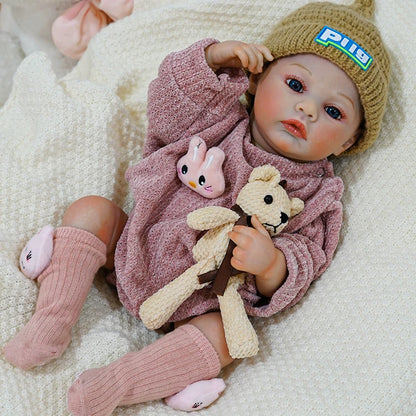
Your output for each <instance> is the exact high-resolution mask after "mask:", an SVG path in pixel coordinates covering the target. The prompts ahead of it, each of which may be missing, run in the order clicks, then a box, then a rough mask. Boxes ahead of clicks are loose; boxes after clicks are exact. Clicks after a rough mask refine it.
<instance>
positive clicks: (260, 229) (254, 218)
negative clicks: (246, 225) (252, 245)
mask: <svg viewBox="0 0 416 416" xmlns="http://www.w3.org/2000/svg"><path fill="white" fill-rule="evenodd" d="M251 224H252V226H253V227H254V228H255V229H256V230H257V231H258V232H259V233H260V234H263V235H265V236H267V237H270V234H269V232H268V231H267V230H266V229H265V228H264V226H263V224H262V223H261V222H260V221H259V219H258V218H257V216H256V215H253V216H252V217H251Z"/></svg>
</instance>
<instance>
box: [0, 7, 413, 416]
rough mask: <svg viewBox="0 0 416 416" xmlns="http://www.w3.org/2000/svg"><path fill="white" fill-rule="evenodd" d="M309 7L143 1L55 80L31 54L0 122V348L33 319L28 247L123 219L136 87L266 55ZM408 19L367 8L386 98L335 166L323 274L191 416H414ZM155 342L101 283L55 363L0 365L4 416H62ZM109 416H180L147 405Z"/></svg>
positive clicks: (142, 121) (140, 90)
mask: <svg viewBox="0 0 416 416" xmlns="http://www.w3.org/2000/svg"><path fill="white" fill-rule="evenodd" d="M334 1H336V2H339V3H346V2H348V0H334ZM305 3H306V0H292V1H291V2H286V1H283V0H280V1H275V0H261V1H260V0H250V1H249V0H231V1H227V2H224V1H220V0H187V1H185V0H158V1H155V0H141V1H140V2H137V3H136V7H135V11H134V13H133V15H132V16H129V17H128V18H126V19H123V20H121V21H118V22H116V23H114V24H112V25H110V26H108V27H107V28H105V29H104V30H103V31H102V32H100V33H99V34H98V35H97V36H96V37H95V38H94V39H93V40H92V41H91V44H90V47H89V49H88V51H87V52H86V53H85V55H84V56H83V58H82V59H81V61H80V62H79V63H78V65H77V66H76V67H75V68H74V69H73V70H72V71H71V72H70V73H69V74H67V75H66V76H65V77H64V78H61V79H57V77H56V76H55V74H54V72H53V71H52V69H51V65H50V62H49V61H48V59H47V57H46V56H45V55H43V54H41V53H34V54H32V55H30V56H28V57H27V58H26V59H25V60H24V61H23V63H22V64H21V65H20V67H19V68H18V71H17V73H16V76H15V80H14V86H13V90H12V93H11V96H10V98H9V100H8V101H7V103H6V104H5V106H4V107H3V108H2V109H0V155H1V157H0V178H1V185H0V265H1V268H0V345H4V344H5V343H6V342H7V341H8V340H9V339H10V338H11V337H12V336H13V335H14V334H15V333H16V332H17V331H18V330H19V329H20V328H22V327H23V325H24V324H25V323H26V322H27V321H28V320H29V319H30V317H31V315H32V313H33V310H34V307H35V302H36V297H37V288H36V285H35V283H33V282H32V281H30V280H29V279H27V278H25V277H24V276H23V275H22V274H21V273H20V271H19V269H18V257H19V254H20V251H21V249H22V248H23V246H24V244H25V242H26V241H27V240H28V239H29V238H30V237H31V236H32V235H33V234H34V233H35V232H36V231H37V230H38V229H39V228H40V227H42V226H43V225H45V224H47V223H50V224H52V225H54V226H58V225H59V224H60V219H61V217H62V214H63V212H64V211H65V209H66V207H67V206H68V205H69V204H70V203H71V202H72V201H74V200H75V199H77V198H79V197H82V196H84V195H88V194H98V195H102V196H105V197H107V198H110V199H112V200H114V201H115V202H116V203H118V204H119V205H120V206H122V207H123V208H124V209H125V210H127V211H129V210H130V209H131V206H132V198H131V194H130V193H129V190H128V188H127V185H126V182H125V180H124V172H125V170H126V168H127V167H128V166H130V165H132V164H134V163H136V162H137V161H138V160H140V157H141V156H140V155H141V151H142V144H143V140H144V137H145V134H146V95H147V87H148V84H149V82H150V81H151V80H152V79H153V78H154V77H155V75H156V73H157V68H158V65H159V63H160V62H161V60H162V59H163V58H164V57H165V56H166V55H167V54H168V53H169V52H171V51H174V50H180V49H183V48H185V47H186V46H188V45H189V44H191V43H193V42H195V41H196V40H199V39H202V38H205V37H215V38H217V39H219V40H227V39H240V40H244V41H249V42H261V41H262V40H263V39H264V38H265V36H266V35H267V33H268V32H269V31H270V29H271V27H272V26H274V24H275V23H276V21H277V19H279V18H280V17H283V16H285V15H286V14H287V13H289V12H291V11H292V10H294V9H295V8H297V7H299V6H301V5H303V4H305ZM415 11H416V6H415V2H414V0H402V1H400V2H395V3H394V5H393V3H392V2H391V1H389V0H377V2H376V16H375V19H376V23H377V25H378V26H379V27H380V28H381V32H382V33H383V35H384V40H385V42H386V44H387V45H388V48H389V50H390V52H391V55H392V64H393V65H392V82H391V88H390V97H389V101H388V107H387V113H386V116H385V118H384V121H383V126H382V133H381V136H380V138H379V139H378V141H377V143H376V145H375V146H374V147H373V148H372V149H371V150H369V151H368V152H366V153H364V154H362V155H358V156H354V157H350V158H342V159H339V160H338V161H337V162H336V163H335V166H336V170H337V173H338V174H339V175H341V176H342V178H343V180H344V182H345V185H346V192H345V195H344V199H343V202H344V205H345V221H344V225H343V229H342V236H341V237H342V238H341V242H340V245H339V247H338V250H337V252H336V255H335V258H334V261H333V263H332V265H331V266H330V268H329V269H328V270H327V271H326V272H325V274H324V275H323V276H322V277H321V278H320V279H319V280H317V281H316V282H315V283H314V284H313V285H312V286H311V288H310V290H309V292H308V293H307V295H306V296H305V297H304V299H303V300H302V301H301V302H300V303H299V304H297V305H296V306H295V307H294V308H292V309H290V310H287V311H285V312H283V313H281V314H277V315H275V316H273V317H272V318H268V319H264V318H255V319H254V320H253V323H254V326H255V329H256V331H257V333H258V335H259V340H260V352H259V354H258V355H257V356H255V357H253V358H251V359H247V360H243V361H237V362H235V363H233V364H232V365H231V366H229V367H227V368H226V369H225V370H224V371H223V373H222V377H223V378H224V379H225V382H226V384H227V388H226V390H225V392H224V393H223V395H222V397H221V398H220V399H219V400H218V401H217V402H216V403H215V404H214V405H213V406H211V407H210V408H208V409H205V410H202V411H201V414H203V415H224V414H227V415H233V416H234V415H235V416H237V415H238V416H245V415H253V416H263V415H268V414H270V415H285V416H298V415H299V416H305V415H308V416H315V415H322V416H327V415H346V416H349V415H360V416H363V415H368V416H370V415H371V416H374V415H395V416H409V415H416V394H415V391H416V308H415V306H414V305H415V299H416V278H415V276H416V261H415V251H416V235H415V230H416V216H415V213H414V204H415V202H416V187H415V179H416V164H415V162H414V154H415V151H416V141H415V137H414V136H415V131H416V123H415V120H416V106H415V105H414V96H415V93H416V90H415V83H414V68H415V63H416V42H415V40H414V34H415V33H416V30H415V29H416V24H415V18H414V14H415V13H414V12H415ZM157 336H158V335H157V334H156V333H153V332H151V331H148V330H146V329H145V328H144V326H143V325H142V324H141V322H139V321H137V320H136V319H135V318H133V317H131V316H130V315H129V314H128V313H127V312H126V310H125V309H124V308H123V307H122V306H121V305H120V303H119V302H118V301H117V298H116V296H115V293H114V292H113V291H112V289H111V288H109V287H108V286H107V285H106V284H105V283H104V282H103V279H102V276H101V278H100V276H99V277H98V278H97V279H96V282H95V284H94V286H93V288H92V290H91V293H90V295H89V297H88V299H87V302H86V304H85V306H84V309H83V311H82V314H81V317H80V320H79V322H78V323H77V325H76V326H75V327H74V329H73V339H72V343H71V344H70V346H69V348H68V349H67V351H66V352H65V354H64V356H63V357H62V358H61V359H59V360H56V361H55V362H52V363H50V364H48V365H46V366H44V367H40V368H38V369H36V370H33V371H30V372H23V371H20V370H18V369H15V368H13V367H12V366H10V365H9V364H8V363H7V362H6V361H5V360H4V358H3V357H1V356H0V386H1V387H0V415H2V416H32V415H33V416H63V415H67V414H68V413H67V410H66V403H65V399H66V391H67V389H68V387H69V386H70V385H71V384H72V381H73V379H74V377H75V375H76V374H78V373H79V372H81V371H83V370H85V369H88V368H92V367H98V366H102V365H105V364H107V363H109V362H111V361H113V360H115V359H117V358H118V357H120V356H121V355H123V354H125V353H126V352H127V351H130V350H137V349H140V348H142V347H143V346H145V345H147V344H148V343H150V342H152V341H153V340H155V339H156V338H157ZM114 414H115V415H118V416H121V415H123V416H125V415H126V416H127V415H138V414H140V415H143V416H146V415H147V416H154V415H180V414H182V413H181V412H178V411H175V410H172V409H170V408H168V407H167V406H166V405H165V404H164V403H163V402H162V401H156V402H151V403H147V404H142V405H137V406H131V407H124V408H119V409H117V410H116V411H115V412H114Z"/></svg>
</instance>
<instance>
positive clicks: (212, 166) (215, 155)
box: [201, 147, 225, 172]
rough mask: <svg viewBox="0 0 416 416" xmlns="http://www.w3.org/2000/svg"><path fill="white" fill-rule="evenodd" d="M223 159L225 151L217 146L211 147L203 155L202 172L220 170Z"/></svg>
mask: <svg viewBox="0 0 416 416" xmlns="http://www.w3.org/2000/svg"><path fill="white" fill-rule="evenodd" d="M224 160H225V153H224V152H223V151H222V150H221V149H220V148H218V147H211V148H210V149H209V150H208V152H207V154H206V156H205V161H204V164H203V165H202V168H201V169H202V170H203V171H204V172H207V171H212V172H217V171H220V170H221V167H222V164H223V163H224Z"/></svg>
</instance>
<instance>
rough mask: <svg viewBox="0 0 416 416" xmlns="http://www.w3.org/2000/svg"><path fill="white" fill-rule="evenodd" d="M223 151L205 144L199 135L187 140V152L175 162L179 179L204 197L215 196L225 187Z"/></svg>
mask: <svg viewBox="0 0 416 416" xmlns="http://www.w3.org/2000/svg"><path fill="white" fill-rule="evenodd" d="M224 159H225V154H224V152H223V151H222V150H221V149H220V148H218V147H211V148H210V149H208V151H207V145H206V143H205V141H204V140H203V139H201V138H200V137H199V136H194V137H192V138H191V141H190V142H189V148H188V153H187V154H186V155H185V156H182V157H181V158H180V159H179V161H178V164H177V166H176V167H177V170H178V176H179V179H180V180H181V181H182V182H183V183H184V184H185V185H186V186H187V187H188V188H191V189H192V190H194V191H195V192H197V193H198V194H200V195H202V196H204V197H205V198H217V197H218V196H220V195H221V194H222V193H223V192H224V189H225V181H224V174H223V172H222V164H223V162H224Z"/></svg>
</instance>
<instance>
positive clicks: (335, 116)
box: [325, 105, 342, 120]
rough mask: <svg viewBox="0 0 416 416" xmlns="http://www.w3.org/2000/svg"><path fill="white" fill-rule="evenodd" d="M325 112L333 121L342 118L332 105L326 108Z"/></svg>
mask: <svg viewBox="0 0 416 416" xmlns="http://www.w3.org/2000/svg"><path fill="white" fill-rule="evenodd" d="M325 111H326V112H327V113H328V115H329V117H331V118H333V119H335V120H341V118H342V114H341V111H340V110H339V109H338V108H336V107H333V106H332V105H328V106H326V107H325Z"/></svg>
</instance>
